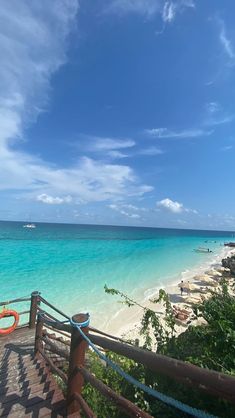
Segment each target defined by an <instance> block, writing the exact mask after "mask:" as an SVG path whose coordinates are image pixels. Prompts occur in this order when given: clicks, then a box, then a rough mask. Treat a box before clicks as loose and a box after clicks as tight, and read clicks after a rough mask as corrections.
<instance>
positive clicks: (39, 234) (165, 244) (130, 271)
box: [0, 222, 232, 327]
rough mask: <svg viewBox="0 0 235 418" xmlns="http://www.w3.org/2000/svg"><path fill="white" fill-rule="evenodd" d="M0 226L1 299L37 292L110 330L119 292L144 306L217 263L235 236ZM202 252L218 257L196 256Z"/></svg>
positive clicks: (87, 227)
mask: <svg viewBox="0 0 235 418" xmlns="http://www.w3.org/2000/svg"><path fill="white" fill-rule="evenodd" d="M36 226H37V227H36V228H35V229H28V228H23V223H22V222H0V300H1V301H2V300H9V299H12V298H16V297H20V296H25V295H28V294H30V292H32V291H34V290H39V291H40V292H41V293H42V295H43V296H44V297H45V298H47V299H48V300H49V301H51V302H52V303H54V304H55V305H57V306H58V307H60V309H62V310H64V311H65V312H66V313H68V314H74V313H78V312H84V311H85V312H87V311H89V312H90V314H91V320H92V324H93V325H95V326H98V325H99V326H103V327H105V323H106V321H107V320H108V319H109V320H110V318H112V316H115V314H117V311H118V309H120V305H119V304H118V303H117V302H116V301H115V299H113V298H112V296H110V295H107V294H105V292H104V285H105V284H107V285H108V286H109V287H114V288H117V289H120V290H122V291H123V292H126V293H128V294H129V295H130V296H132V297H135V298H137V299H138V300H139V301H141V300H143V299H144V298H145V297H147V296H148V295H150V294H151V292H153V291H154V289H157V288H159V287H161V286H165V285H167V284H170V283H173V282H175V281H177V280H180V278H181V277H182V274H185V273H187V272H190V271H191V270H192V269H193V270H194V271H195V270H196V269H197V268H199V267H200V266H202V265H203V264H204V263H208V262H212V261H213V259H215V257H218V256H219V254H220V253H221V251H222V249H223V243H224V241H227V240H231V239H232V238H231V237H232V233H231V232H218V231H198V230H197V231H194V230H179V229H159V228H133V227H112V226H93V225H68V224H46V223H37V224H36ZM198 246H204V247H208V248H210V249H211V250H212V251H213V253H210V254H201V253H196V252H194V251H193V249H194V248H197V247H198Z"/></svg>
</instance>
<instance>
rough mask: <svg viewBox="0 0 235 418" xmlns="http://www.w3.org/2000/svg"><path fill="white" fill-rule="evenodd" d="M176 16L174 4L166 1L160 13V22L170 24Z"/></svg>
mask: <svg viewBox="0 0 235 418" xmlns="http://www.w3.org/2000/svg"><path fill="white" fill-rule="evenodd" d="M175 14H176V4H174V3H173V2H172V1H166V2H165V4H164V7H163V11H162V20H163V22H165V23H170V22H171V21H172V20H173V19H174V18H175Z"/></svg>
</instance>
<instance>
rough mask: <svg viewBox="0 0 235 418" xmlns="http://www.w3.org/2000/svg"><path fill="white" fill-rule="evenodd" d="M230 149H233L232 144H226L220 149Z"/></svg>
mask: <svg viewBox="0 0 235 418" xmlns="http://www.w3.org/2000/svg"><path fill="white" fill-rule="evenodd" d="M231 149H233V146H232V145H226V146H224V147H222V148H221V150H222V151H230V150H231Z"/></svg>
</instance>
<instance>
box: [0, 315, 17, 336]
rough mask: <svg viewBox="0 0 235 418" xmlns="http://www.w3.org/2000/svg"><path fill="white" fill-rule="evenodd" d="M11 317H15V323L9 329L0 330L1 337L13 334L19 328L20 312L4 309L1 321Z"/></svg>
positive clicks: (0, 316)
mask: <svg viewBox="0 0 235 418" xmlns="http://www.w3.org/2000/svg"><path fill="white" fill-rule="evenodd" d="M9 316H14V318H15V322H14V324H13V325H11V326H10V327H9V328H3V329H0V335H7V334H10V333H11V332H13V331H14V330H15V329H16V327H17V325H18V323H19V319H20V317H19V314H18V312H16V311H13V310H11V309H3V311H2V312H1V313H0V319H2V318H7V317H9Z"/></svg>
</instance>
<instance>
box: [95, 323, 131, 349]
mask: <svg viewBox="0 0 235 418" xmlns="http://www.w3.org/2000/svg"><path fill="white" fill-rule="evenodd" d="M89 330H90V331H93V332H95V333H96V334H100V335H104V336H105V337H108V338H111V339H112V340H115V341H119V342H121V343H125V344H130V345H133V344H132V343H131V342H129V341H127V340H123V338H120V337H115V336H114V335H111V334H107V332H104V331H100V330H99V329H97V328H94V327H91V326H89Z"/></svg>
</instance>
